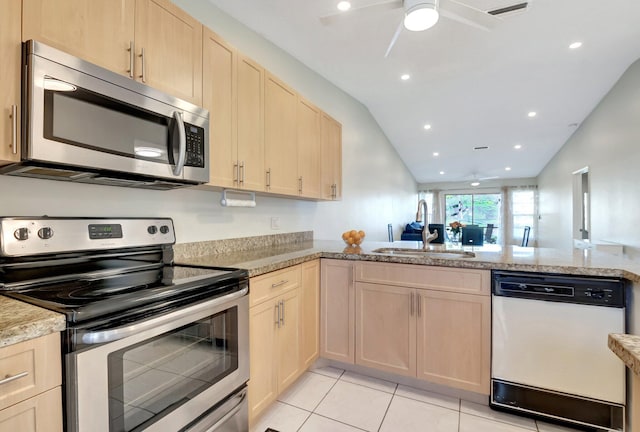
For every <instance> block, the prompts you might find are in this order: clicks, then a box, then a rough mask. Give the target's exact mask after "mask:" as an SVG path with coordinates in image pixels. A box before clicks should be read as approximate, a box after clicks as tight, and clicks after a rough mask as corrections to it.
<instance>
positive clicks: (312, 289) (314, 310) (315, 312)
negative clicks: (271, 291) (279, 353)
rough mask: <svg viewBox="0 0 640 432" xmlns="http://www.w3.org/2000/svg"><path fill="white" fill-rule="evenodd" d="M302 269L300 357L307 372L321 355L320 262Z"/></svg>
mask: <svg viewBox="0 0 640 432" xmlns="http://www.w3.org/2000/svg"><path fill="white" fill-rule="evenodd" d="M300 269H301V272H302V276H301V277H302V285H301V288H300V323H301V325H300V340H301V341H300V350H301V354H300V356H301V361H302V368H303V369H305V370H306V369H308V368H309V367H311V365H312V364H313V362H315V361H316V359H317V358H318V356H319V353H320V260H314V261H309V262H306V263H304V264H301V265H300Z"/></svg>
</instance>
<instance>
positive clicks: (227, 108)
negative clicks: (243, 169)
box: [202, 28, 238, 187]
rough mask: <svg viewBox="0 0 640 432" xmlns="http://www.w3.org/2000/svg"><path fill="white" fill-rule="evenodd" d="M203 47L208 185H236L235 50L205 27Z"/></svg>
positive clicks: (203, 102) (203, 101) (203, 90)
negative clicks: (207, 111)
mask: <svg viewBox="0 0 640 432" xmlns="http://www.w3.org/2000/svg"><path fill="white" fill-rule="evenodd" d="M202 48H203V50H202V51H203V53H202V61H203V64H202V69H203V82H202V92H203V100H202V104H203V106H204V107H205V108H206V109H208V110H209V115H210V117H209V131H210V132H209V167H210V168H209V184H210V185H213V186H222V187H237V186H238V167H237V163H238V151H237V140H236V131H237V129H236V64H237V63H236V61H237V51H236V49H235V48H233V47H232V46H231V45H229V44H227V43H226V42H225V41H224V40H222V38H220V37H219V36H218V35H217V34H215V33H214V32H212V31H211V30H209V29H208V28H205V29H204V41H203V47H202Z"/></svg>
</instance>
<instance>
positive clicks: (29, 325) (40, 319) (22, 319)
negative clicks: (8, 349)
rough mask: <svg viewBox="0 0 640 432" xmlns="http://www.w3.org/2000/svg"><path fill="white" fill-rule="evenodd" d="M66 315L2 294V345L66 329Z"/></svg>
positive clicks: (0, 314)
mask: <svg viewBox="0 0 640 432" xmlns="http://www.w3.org/2000/svg"><path fill="white" fill-rule="evenodd" d="M65 326H66V321H65V317H64V315H61V314H59V313H55V312H51V311H49V310H47V309H42V308H40V307H38V306H33V305H30V304H27V303H23V302H21V301H18V300H14V299H11V298H8V297H4V296H0V347H3V346H7V345H13V344H15V343H18V342H22V341H25V340H29V339H35V338H37V337H40V336H45V335H48V334H50V333H54V332H59V331H62V330H64V329H65Z"/></svg>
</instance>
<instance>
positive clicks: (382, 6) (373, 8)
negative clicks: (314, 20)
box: [320, 0, 402, 25]
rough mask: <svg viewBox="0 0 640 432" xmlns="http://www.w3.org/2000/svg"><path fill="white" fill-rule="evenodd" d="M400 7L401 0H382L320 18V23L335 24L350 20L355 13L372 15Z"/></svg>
mask: <svg viewBox="0 0 640 432" xmlns="http://www.w3.org/2000/svg"><path fill="white" fill-rule="evenodd" d="M401 7H402V0H384V1H381V2H378V3H374V4H371V5H367V6H360V7H354V8H351V9H349V10H348V11H345V12H336V13H332V14H329V15H325V16H321V17H320V22H321V23H322V24H324V25H331V24H335V23H336V22H338V21H340V20H342V19H345V18H350V17H352V16H353V15H354V13H356V12H357V14H358V15H363V14H374V13H380V12H385V11H388V10H393V9H398V8H401Z"/></svg>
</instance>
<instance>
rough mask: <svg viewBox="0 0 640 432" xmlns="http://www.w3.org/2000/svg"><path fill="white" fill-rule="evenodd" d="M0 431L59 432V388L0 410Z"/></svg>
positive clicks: (60, 420) (60, 419)
mask: <svg viewBox="0 0 640 432" xmlns="http://www.w3.org/2000/svg"><path fill="white" fill-rule="evenodd" d="M0 431H20V432H61V431H62V396H61V391H60V387H56V388H54V389H51V390H49V391H47V392H45V393H42V394H41V395H38V396H35V397H32V398H29V399H27V400H25V401H22V402H20V403H17V404H15V405H13V406H10V407H9V408H6V409H3V410H1V411H0Z"/></svg>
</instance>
